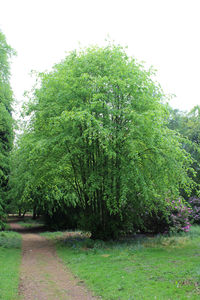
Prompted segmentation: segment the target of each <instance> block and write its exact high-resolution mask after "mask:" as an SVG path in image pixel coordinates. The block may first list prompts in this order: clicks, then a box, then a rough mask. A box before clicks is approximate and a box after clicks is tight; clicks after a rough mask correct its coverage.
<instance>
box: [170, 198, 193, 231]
mask: <svg viewBox="0 0 200 300" xmlns="http://www.w3.org/2000/svg"><path fill="white" fill-rule="evenodd" d="M191 212H192V209H191V208H190V207H188V206H187V205H186V204H185V203H183V201H182V200H181V199H177V200H176V201H172V202H171V203H170V217H169V219H170V231H171V232H188V231H189V230H190V227H191V223H190V216H191Z"/></svg>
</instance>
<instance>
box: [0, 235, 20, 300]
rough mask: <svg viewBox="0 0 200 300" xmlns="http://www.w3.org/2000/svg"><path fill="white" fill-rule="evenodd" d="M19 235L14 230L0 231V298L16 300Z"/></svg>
mask: <svg viewBox="0 0 200 300" xmlns="http://www.w3.org/2000/svg"><path fill="white" fill-rule="evenodd" d="M20 248H21V237H20V235H19V234H18V233H15V232H0V299H2V300H17V299H19V297H18V285H19V265H20V263H21V249H20Z"/></svg>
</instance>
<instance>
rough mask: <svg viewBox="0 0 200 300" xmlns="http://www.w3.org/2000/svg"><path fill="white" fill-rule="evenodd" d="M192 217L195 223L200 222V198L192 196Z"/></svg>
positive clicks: (190, 200)
mask: <svg viewBox="0 0 200 300" xmlns="http://www.w3.org/2000/svg"><path fill="white" fill-rule="evenodd" d="M189 204H190V206H191V219H192V221H193V222H194V223H197V224H200V198H198V197H190V198H189Z"/></svg>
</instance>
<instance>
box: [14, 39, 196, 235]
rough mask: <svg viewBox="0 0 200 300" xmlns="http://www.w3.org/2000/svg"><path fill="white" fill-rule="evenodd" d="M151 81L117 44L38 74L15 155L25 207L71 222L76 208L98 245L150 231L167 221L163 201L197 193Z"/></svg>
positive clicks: (156, 86)
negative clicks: (149, 217) (160, 217)
mask: <svg viewBox="0 0 200 300" xmlns="http://www.w3.org/2000/svg"><path fill="white" fill-rule="evenodd" d="M153 75H154V72H153V70H151V69H150V70H146V69H145V68H144V67H143V65H141V64H140V63H138V62H137V61H136V60H135V59H134V58H131V57H128V56H127V54H126V52H125V51H124V49H123V48H122V47H120V46H118V45H112V44H109V45H108V46H106V47H103V48H100V47H90V48H88V49H84V50H81V51H79V52H78V51H73V52H71V53H69V55H68V56H67V57H66V58H65V60H63V61H62V62H61V63H59V64H57V65H55V66H54V68H53V70H52V71H51V72H48V73H41V74H39V79H40V81H41V85H40V87H39V88H35V91H34V95H33V96H32V97H31V99H30V102H29V105H28V107H27V113H28V114H29V115H30V122H29V126H28V127H27V128H26V130H25V132H24V134H23V135H22V136H21V138H20V139H19V141H18V145H17V147H16V150H15V154H14V155H16V156H15V158H16V159H15V163H14V164H15V170H18V171H13V176H12V179H11V180H12V182H15V184H14V185H13V193H14V194H15V195H18V196H17V197H18V199H21V200H20V201H22V199H25V202H26V201H28V199H29V203H32V204H31V205H36V206H39V207H40V208H39V209H40V210H42V211H43V212H45V213H46V214H48V215H49V216H53V215H54V214H56V213H57V212H58V211H61V212H62V213H65V214H66V218H70V216H69V214H68V216H67V212H68V211H69V212H70V211H71V209H73V214H74V215H77V219H78V223H79V227H81V228H83V229H87V230H90V231H91V232H92V235H93V236H94V237H100V238H107V237H115V236H116V235H117V234H119V233H120V231H126V230H137V229H138V228H139V229H141V228H145V216H146V214H152V213H155V214H159V213H160V211H162V214H165V213H164V212H165V208H166V205H168V202H167V201H166V199H167V198H168V199H169V198H170V199H174V198H176V197H178V195H179V190H180V188H182V189H185V190H189V189H190V187H191V185H192V179H191V177H190V176H189V175H190V173H191V172H193V170H192V168H191V167H190V164H191V157H190V155H189V154H188V153H187V152H186V151H185V150H184V149H183V148H182V144H181V141H180V138H179V136H178V135H177V134H176V133H175V132H174V130H171V129H169V128H168V127H167V122H168V115H169V112H168V109H167V106H166V105H165V104H164V101H165V95H164V94H163V92H162V89H161V88H160V86H159V84H158V83H156V82H155V81H154V80H153ZM17 168H18V169H17ZM15 172H16V173H15ZM14 174H15V175H14ZM18 176H20V180H16V178H17V177H18Z"/></svg>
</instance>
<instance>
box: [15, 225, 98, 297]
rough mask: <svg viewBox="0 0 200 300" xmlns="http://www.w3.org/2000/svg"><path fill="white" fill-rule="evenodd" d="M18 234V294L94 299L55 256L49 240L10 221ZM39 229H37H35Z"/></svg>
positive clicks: (81, 282)
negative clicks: (20, 256)
mask: <svg viewBox="0 0 200 300" xmlns="http://www.w3.org/2000/svg"><path fill="white" fill-rule="evenodd" d="M10 226H11V228H12V230H15V231H18V232H20V233H21V234H22V264H21V270H20V287H19V294H20V296H21V298H22V299H24V300H55V299H59V300H65V299H75V300H80V299H81V300H90V299H93V300H94V299H97V298H96V297H94V296H93V295H92V293H91V292H90V291H88V290H87V289H86V287H85V286H84V282H83V281H81V280H79V279H77V278H75V277H74V276H73V275H72V273H71V272H70V271H69V270H68V269H67V268H66V267H65V266H64V265H63V263H62V261H61V260H60V259H59V258H58V256H57V255H56V251H55V247H54V245H53V243H52V242H51V241H49V240H47V239H46V238H45V237H42V236H40V235H39V234H38V233H37V232H34V231H35V230H32V231H31V229H26V228H23V227H22V226H20V225H19V224H17V222H13V223H10ZM37 230H39V228H38V229H37Z"/></svg>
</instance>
